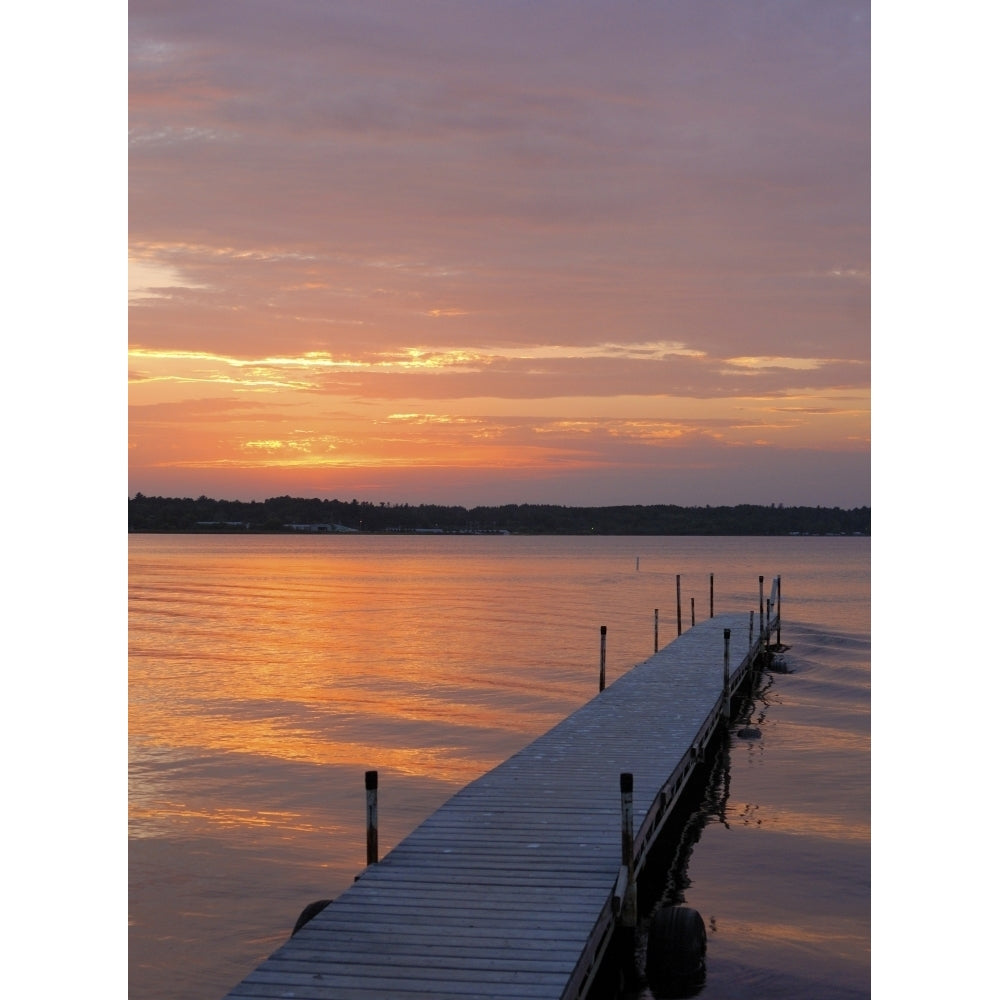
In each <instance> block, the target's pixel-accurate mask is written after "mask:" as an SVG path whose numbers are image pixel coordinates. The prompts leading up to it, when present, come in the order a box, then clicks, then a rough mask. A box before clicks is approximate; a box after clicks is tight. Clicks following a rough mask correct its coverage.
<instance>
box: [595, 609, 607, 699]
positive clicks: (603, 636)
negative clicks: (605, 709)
mask: <svg viewBox="0 0 1000 1000" xmlns="http://www.w3.org/2000/svg"><path fill="white" fill-rule="evenodd" d="M607 648H608V626H607V625H602V626H601V679H600V681H599V682H598V688H597V690H598V691H603V690H604V663H605V660H606V659H607Z"/></svg>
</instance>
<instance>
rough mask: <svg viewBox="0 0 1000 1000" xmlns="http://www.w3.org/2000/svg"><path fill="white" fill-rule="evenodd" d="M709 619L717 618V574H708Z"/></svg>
mask: <svg viewBox="0 0 1000 1000" xmlns="http://www.w3.org/2000/svg"><path fill="white" fill-rule="evenodd" d="M708 617H709V618H714V617H715V574H714V573H709V574H708Z"/></svg>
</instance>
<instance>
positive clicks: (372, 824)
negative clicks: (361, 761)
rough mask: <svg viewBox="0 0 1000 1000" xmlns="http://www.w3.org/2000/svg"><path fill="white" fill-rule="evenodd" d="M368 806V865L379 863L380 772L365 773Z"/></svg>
mask: <svg viewBox="0 0 1000 1000" xmlns="http://www.w3.org/2000/svg"><path fill="white" fill-rule="evenodd" d="M365 798H366V799H367V800H368V801H367V806H368V838H367V839H368V864H370V865H373V864H375V863H376V862H377V861H378V771H365Z"/></svg>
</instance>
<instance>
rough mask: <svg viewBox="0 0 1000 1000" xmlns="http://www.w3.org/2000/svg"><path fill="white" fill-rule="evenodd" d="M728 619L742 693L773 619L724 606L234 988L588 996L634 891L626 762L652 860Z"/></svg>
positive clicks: (718, 684)
mask: <svg viewBox="0 0 1000 1000" xmlns="http://www.w3.org/2000/svg"><path fill="white" fill-rule="evenodd" d="M774 622H775V619H773V618H772V620H771V622H770V623H769V624H771V625H773V624H774ZM725 629H730V630H731V637H730V679H731V690H735V689H736V687H737V686H738V685H739V684H740V682H741V680H742V679H743V676H744V674H745V672H746V671H747V670H748V669H749V667H750V666H751V665H752V662H753V660H754V659H755V658H756V657H757V656H758V655H759V654H760V652H761V651H762V648H763V646H764V643H765V642H766V635H767V633H766V632H765V637H764V638H762V637H761V636H760V635H756V636H753V637H752V638H751V634H750V622H749V621H748V617H747V616H746V615H739V614H729V615H717V616H715V617H714V618H710V619H708V620H706V621H704V622H702V623H701V624H699V625H697V626H695V627H692V628H691V629H689V630H688V631H687V632H685V633H684V634H683V635H679V636H677V637H676V638H675V639H674V640H673V641H672V642H671V643H670V644H669V645H667V646H665V647H664V648H662V649H661V650H659V652H657V653H656V654H654V655H653V656H652V657H650V659H648V660H646V661H645V662H643V663H641V664H639V665H637V666H635V667H633V668H632V669H631V670H630V671H628V672H627V673H626V674H624V675H623V676H622V677H620V678H619V679H618V680H616V681H615V682H614V683H613V684H610V685H609V686H608V687H607V688H606V689H605V690H604V691H602V692H600V693H599V694H598V695H596V696H595V697H594V698H593V699H591V701H589V702H588V703H587V704H585V705H584V706H583V707H581V708H580V709H579V710H577V711H576V712H574V713H573V714H572V715H570V716H569V717H568V718H566V719H565V720H564V721H563V722H561V723H559V724H558V725H557V726H555V727H554V728H553V729H551V730H549V732H547V733H545V734H544V735H543V736H541V737H539V738H538V739H536V740H535V741H534V742H533V743H530V744H529V745H528V746H526V747H525V748H524V749H523V750H521V751H520V752H518V753H516V754H515V755H514V756H513V757H511V758H510V759H509V760H507V761H506V762H504V763H503V764H500V765H499V766H497V767H496V768H494V769H493V770H492V771H489V772H488V773H487V774H485V775H483V776H482V777H481V778H479V779H478V780H476V781H474V782H472V783H471V784H470V785H468V786H467V787H466V788H464V789H463V790H462V791H460V792H458V793H457V794H456V795H455V796H453V797H452V798H451V799H450V800H449V801H448V802H446V803H445V804H444V805H443V806H442V807H441V808H440V809H439V810H438V811H437V812H435V813H434V814H433V815H432V816H430V817H429V818H428V819H427V820H426V821H425V822H424V823H422V824H421V825H420V826H419V827H418V828H417V829H416V830H414V831H413V833H411V834H410V835H409V836H408V837H406V839H405V840H403V841H402V842H401V843H399V845H398V846H397V847H395V848H394V849H393V850H392V851H390V852H389V853H388V854H387V855H386V856H385V857H384V858H383V859H382V860H380V861H379V862H378V863H377V864H372V865H369V866H368V867H367V868H366V869H365V870H364V872H363V873H362V874H361V875H360V876H359V878H358V880H357V881H356V882H355V883H354V884H353V885H352V886H351V887H350V888H349V889H348V890H347V891H346V892H344V893H343V894H342V895H341V896H340V897H339V898H337V899H336V900H334V901H333V902H332V903H331V904H330V905H329V906H327V907H326V908H325V909H324V910H323V911H322V912H321V913H320V914H319V915H318V916H316V917H315V918H313V919H312V920H311V921H310V922H309V923H308V924H306V926H305V927H303V928H302V929H301V930H300V931H299V932H298V933H297V934H296V935H295V936H294V937H293V938H291V939H290V940H289V941H288V942H287V943H285V944H284V945H283V946H282V947H281V948H279V949H278V950H277V951H276V952H275V953H274V954H273V955H272V956H271V957H270V958H268V959H267V960H266V961H265V962H263V963H262V964H261V965H260V966H259V967H258V968H257V969H256V970H255V971H254V972H252V973H251V974H250V975H249V976H247V978H246V979H245V980H243V982H242V983H240V984H239V985H238V986H236V987H235V989H233V990H232V991H231V992H230V994H229V997H230V998H232V1000H236V998H240V1000H243V998H248V997H256V998H261V997H266V998H290V997H297V998H313V1000H320V998H339V1000H346V998H351V1000H362V998H372V997H378V998H380V1000H419V998H422V997H435V998H441V1000H459V998H462V1000H471V998H490V1000H496V998H501V997H519V998H535V1000H541V998H552V1000H567V998H579V997H583V996H585V995H586V991H587V989H588V987H589V986H590V984H591V982H592V980H593V977H594V976H595V975H596V972H597V968H598V966H599V963H600V961H601V958H602V957H603V955H604V952H605V950H606V949H607V946H608V944H609V942H610V940H611V936H612V932H613V930H614V927H615V919H616V915H617V914H618V912H619V910H620V906H621V900H622V896H623V881H622V876H623V874H624V869H623V865H622V856H623V847H622V841H623V836H622V832H623V818H622V817H623V809H622V794H621V792H620V787H619V779H620V776H621V775H622V774H623V773H630V774H632V776H633V782H634V784H633V799H632V801H633V803H634V805H633V817H634V818H633V823H634V826H633V829H634V831H635V838H634V845H635V846H634V852H635V866H634V870H635V871H639V870H641V867H642V862H643V860H644V858H645V856H646V854H647V853H648V850H649V849H650V848H651V847H652V844H653V842H654V841H655V838H656V835H657V834H658V833H659V830H660V828H661V827H662V825H663V823H664V822H665V821H666V819H667V818H668V816H669V813H670V809H671V808H672V806H673V804H674V801H675V800H676V798H677V796H678V795H679V793H680V792H681V790H682V789H683V786H684V784H685V783H686V781H687V778H688V775H689V774H690V773H691V772H692V771H693V770H694V767H695V765H696V763H697V760H698V757H699V755H700V753H701V751H702V749H703V748H704V746H705V744H706V743H707V742H708V741H709V740H710V739H711V737H712V734H713V732H714V730H715V728H716V726H717V725H718V723H719V721H720V719H724V715H723V712H724V710H725V711H728V703H727V699H726V698H725V696H724V693H723V675H724V661H725V657H724V650H725V639H724V630H725Z"/></svg>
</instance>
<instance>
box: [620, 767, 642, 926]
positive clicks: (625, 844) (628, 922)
mask: <svg viewBox="0 0 1000 1000" xmlns="http://www.w3.org/2000/svg"><path fill="white" fill-rule="evenodd" d="M632 784H633V779H632V774H631V773H630V772H628V771H623V772H622V773H621V775H620V776H619V779H618V786H619V788H620V790H621V797H622V868H623V869H624V870H625V873H626V882H625V894H624V898H623V899H622V908H621V924H622V926H623V927H635V925H636V923H637V922H638V900H637V893H636V887H635V837H634V834H633V832H632V828H633V820H632V811H633V810H632Z"/></svg>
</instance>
